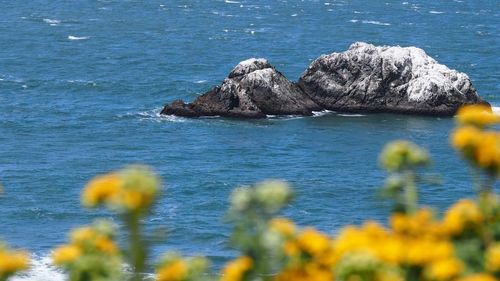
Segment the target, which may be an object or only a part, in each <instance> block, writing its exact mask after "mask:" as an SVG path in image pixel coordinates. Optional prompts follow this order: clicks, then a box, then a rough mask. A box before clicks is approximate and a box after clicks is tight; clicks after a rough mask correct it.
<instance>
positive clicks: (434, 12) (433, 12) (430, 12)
mask: <svg viewBox="0 0 500 281" xmlns="http://www.w3.org/2000/svg"><path fill="white" fill-rule="evenodd" d="M429 14H444V12H440V11H429Z"/></svg>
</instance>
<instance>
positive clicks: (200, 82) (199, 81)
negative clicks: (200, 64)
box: [194, 80, 207, 84]
mask: <svg viewBox="0 0 500 281" xmlns="http://www.w3.org/2000/svg"><path fill="white" fill-rule="evenodd" d="M205 82H207V80H197V81H195V82H194V83H196V84H202V83H205Z"/></svg>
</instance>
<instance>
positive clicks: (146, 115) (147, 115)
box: [117, 107, 188, 122]
mask: <svg viewBox="0 0 500 281" xmlns="http://www.w3.org/2000/svg"><path fill="white" fill-rule="evenodd" d="M161 110H162V108H161V107H159V108H155V109H152V110H146V111H141V112H129V113H125V114H120V115H118V116H117V117H118V118H127V117H135V118H138V119H139V120H141V121H155V122H162V121H167V122H186V121H188V119H187V118H184V117H179V116H175V115H164V114H160V112H161Z"/></svg>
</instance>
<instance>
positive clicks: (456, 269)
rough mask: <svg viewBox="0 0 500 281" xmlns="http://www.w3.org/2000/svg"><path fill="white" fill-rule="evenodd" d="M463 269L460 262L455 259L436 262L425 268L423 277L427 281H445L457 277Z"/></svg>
mask: <svg viewBox="0 0 500 281" xmlns="http://www.w3.org/2000/svg"><path fill="white" fill-rule="evenodd" d="M463 267H464V266H463V264H462V262H461V261H459V260H457V259H456V258H447V259H442V260H437V261H435V262H433V263H431V264H430V266H428V267H426V268H425V271H424V275H425V276H426V277H427V278H428V279H429V280H436V281H446V280H450V279H451V278H454V277H457V276H458V275H459V274H460V273H461V272H462V270H463Z"/></svg>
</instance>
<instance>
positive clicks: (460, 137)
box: [451, 126, 482, 150]
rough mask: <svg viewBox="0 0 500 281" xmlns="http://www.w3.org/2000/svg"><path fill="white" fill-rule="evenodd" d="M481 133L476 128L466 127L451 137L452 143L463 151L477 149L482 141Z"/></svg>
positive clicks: (456, 131) (457, 130)
mask: <svg viewBox="0 0 500 281" xmlns="http://www.w3.org/2000/svg"><path fill="white" fill-rule="evenodd" d="M481 133H482V132H481V131H480V130H479V129H477V128H475V127H471V126H466V127H461V128H458V129H456V130H455V131H454V132H453V133H452V135H451V143H452V145H453V146H454V147H455V148H456V149H460V150H463V149H465V148H467V147H471V148H472V147H475V146H476V145H477V143H478V142H479V140H480V139H481Z"/></svg>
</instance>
